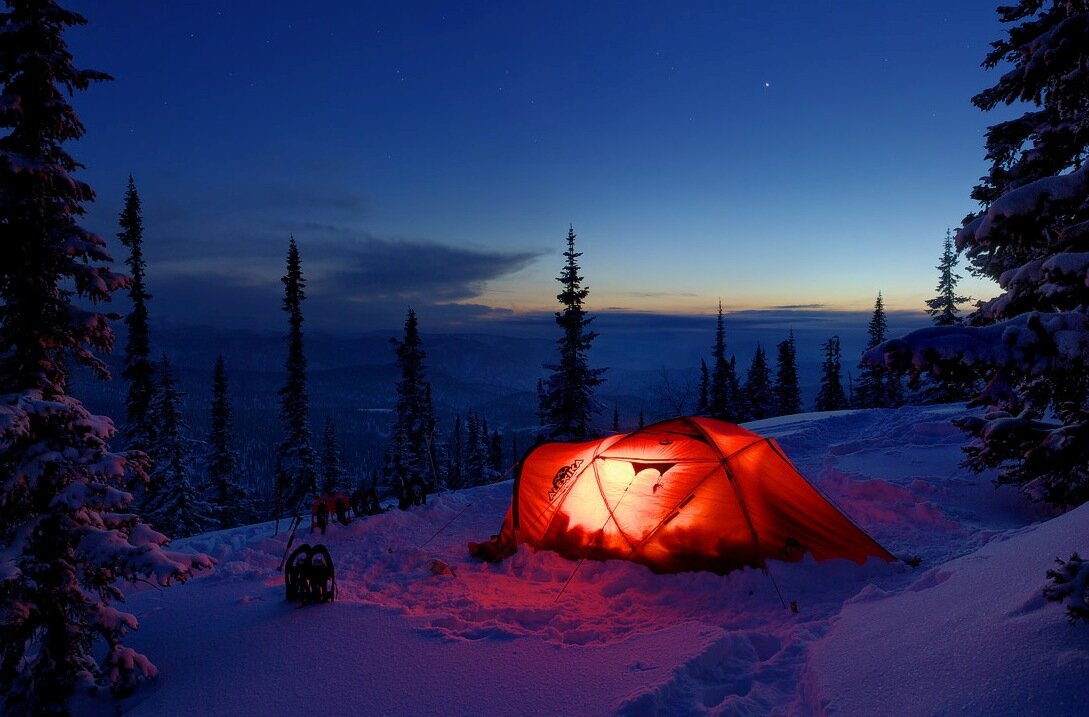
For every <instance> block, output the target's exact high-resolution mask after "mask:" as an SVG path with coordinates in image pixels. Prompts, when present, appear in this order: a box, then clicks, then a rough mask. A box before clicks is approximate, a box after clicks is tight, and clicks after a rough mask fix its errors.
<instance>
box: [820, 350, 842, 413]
mask: <svg viewBox="0 0 1089 717" xmlns="http://www.w3.org/2000/svg"><path fill="white" fill-rule="evenodd" d="M821 351H823V352H824V361H822V362H821V387H820V390H819V391H817V405H816V408H817V410H818V411H838V410H840V409H843V408H847V407H848V403H847V396H846V394H844V393H843V371H842V364H841V355H840V347H839V337H838V336H833V337H832V338H830V339H828V340H827V341H825V342H824V343H823V344H821Z"/></svg>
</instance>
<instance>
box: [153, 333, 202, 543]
mask: <svg viewBox="0 0 1089 717" xmlns="http://www.w3.org/2000/svg"><path fill="white" fill-rule="evenodd" d="M181 398H182V396H181V393H180V392H179V391H178V385H177V382H176V381H175V380H174V372H173V370H172V369H171V367H170V360H169V359H168V358H167V356H166V354H163V357H162V359H161V360H160V362H159V376H158V383H157V385H156V387H155V396H154V398H153V399H152V403H151V416H152V420H153V421H154V429H155V440H154V441H153V442H152V444H151V445H150V446H148V453H149V455H150V456H151V457H152V459H153V464H152V467H151V470H150V471H149V474H148V489H147V492H146V494H145V497H144V505H143V512H144V515H145V517H147V519H148V520H150V521H151V522H152V523H154V524H155V525H157V526H160V527H161V528H162V529H163V530H165V531H166V532H168V533H170V534H171V535H175V536H178V537H185V536H189V535H196V534H197V533H203V532H204V531H206V530H208V529H209V528H211V527H212V526H214V525H215V524H216V519H215V510H214V509H213V508H212V506H211V505H209V504H208V502H207V501H206V500H204V499H203V498H202V497H201V495H200V493H199V491H198V490H197V486H196V483H195V481H194V477H195V476H194V475H193V460H192V458H193V449H194V445H193V441H192V439H190V438H189V436H188V435H187V434H188V432H189V427H188V426H187V425H186V423H185V419H184V418H183V417H182V412H181Z"/></svg>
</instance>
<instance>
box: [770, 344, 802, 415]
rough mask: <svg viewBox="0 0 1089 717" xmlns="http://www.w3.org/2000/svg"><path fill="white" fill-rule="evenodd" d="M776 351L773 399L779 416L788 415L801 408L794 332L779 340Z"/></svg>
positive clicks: (798, 411)
mask: <svg viewBox="0 0 1089 717" xmlns="http://www.w3.org/2000/svg"><path fill="white" fill-rule="evenodd" d="M776 348H777V352H776V364H777V365H776V369H775V399H776V410H777V413H778V415H780V416H790V415H793V414H795V413H800V412H801V410H802V390H801V388H800V387H799V386H798V351H797V348H796V347H795V345H794V332H793V331H791V332H790V336H789V337H788V338H787V339H785V340H783V341H780V342H779V344H778V346H777V347H776Z"/></svg>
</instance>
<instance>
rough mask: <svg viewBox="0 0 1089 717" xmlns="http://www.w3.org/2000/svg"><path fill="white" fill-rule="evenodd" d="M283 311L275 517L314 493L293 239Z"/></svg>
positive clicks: (301, 293) (300, 287) (300, 286)
mask: <svg viewBox="0 0 1089 717" xmlns="http://www.w3.org/2000/svg"><path fill="white" fill-rule="evenodd" d="M280 281H281V282H283V285H284V301H283V310H284V311H285V312H286V313H287V326H288V333H287V360H286V362H285V364H284V367H285V369H286V372H287V381H286V382H285V383H284V385H283V387H282V388H280V391H279V395H280V420H281V422H282V423H283V427H284V436H283V440H282V441H281V442H280V447H279V449H278V450H277V452H276V485H275V503H276V517H277V518H279V517H280V516H281V515H282V514H283V512H284V511H285V510H289V511H295V510H297V508H298V506H299V505H300V504H301V502H302V500H303V499H304V498H305V497H306V496H307V495H308V494H310V493H313V492H315V491H316V490H317V453H316V452H315V451H314V447H313V441H312V436H311V433H310V397H309V395H308V394H307V391H306V355H305V353H304V352H303V331H302V325H303V314H302V302H303V300H304V299H305V298H306V293H305V288H306V281H305V280H304V279H303V273H302V261H301V260H300V258H299V247H298V245H296V244H295V237H291V241H290V243H289V244H288V249H287V273H286V274H284V276H283V277H282V278H281V279H280Z"/></svg>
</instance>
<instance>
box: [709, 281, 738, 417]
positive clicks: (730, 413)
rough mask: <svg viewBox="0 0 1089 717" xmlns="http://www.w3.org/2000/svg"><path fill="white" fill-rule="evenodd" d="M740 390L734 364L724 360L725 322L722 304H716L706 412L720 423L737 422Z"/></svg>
mask: <svg viewBox="0 0 1089 717" xmlns="http://www.w3.org/2000/svg"><path fill="white" fill-rule="evenodd" d="M701 393H702V392H701ZM740 398H741V396H740V390H739V388H738V381H737V371H736V369H735V368H734V364H733V363H732V362H731V361H730V360H728V359H727V358H726V321H725V319H724V317H723V314H722V302H721V301H720V302H718V317H717V319H716V322H715V343H714V344H713V345H712V347H711V367H710V381H709V383H708V386H707V405H706V412H707V415H708V416H711V417H712V418H718V419H720V420H722V421H734V422H736V421H738V420H740V418H741V413H742V409H741V406H740Z"/></svg>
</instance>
